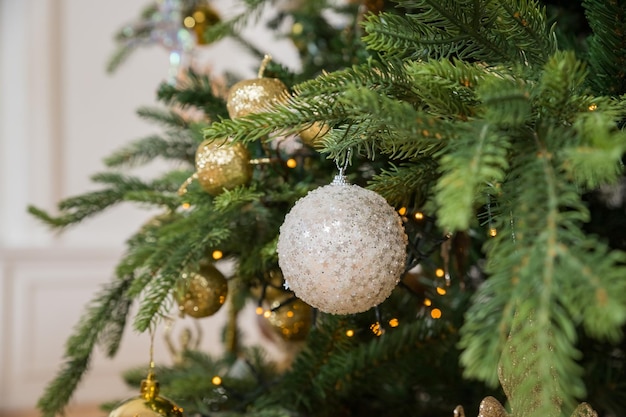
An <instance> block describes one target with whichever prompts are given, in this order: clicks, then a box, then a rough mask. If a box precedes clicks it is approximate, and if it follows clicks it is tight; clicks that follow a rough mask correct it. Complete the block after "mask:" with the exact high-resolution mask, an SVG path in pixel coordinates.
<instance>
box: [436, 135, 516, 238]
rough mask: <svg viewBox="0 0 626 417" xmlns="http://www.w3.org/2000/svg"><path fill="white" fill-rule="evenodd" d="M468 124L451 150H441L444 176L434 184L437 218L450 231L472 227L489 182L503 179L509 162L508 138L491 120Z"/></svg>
mask: <svg viewBox="0 0 626 417" xmlns="http://www.w3.org/2000/svg"><path fill="white" fill-rule="evenodd" d="M465 128H466V129H467V130H466V131H465V132H463V134H462V135H461V137H460V138H459V139H458V140H455V141H453V142H451V143H450V144H449V145H448V146H449V148H451V150H449V149H444V150H443V151H442V154H443V156H442V157H441V158H440V161H441V167H440V170H441V171H442V176H441V177H440V178H439V179H438V181H437V185H436V187H435V192H436V195H435V200H436V202H437V205H438V207H439V208H438V210H437V214H438V217H439V218H438V222H439V224H440V225H441V226H442V228H443V229H444V230H448V231H451V232H454V231H462V230H467V229H469V227H470V224H471V223H472V222H473V219H474V218H475V208H476V206H477V201H480V200H481V197H482V196H484V189H485V187H486V185H487V184H491V183H497V182H500V181H503V180H504V177H505V175H506V170H507V168H508V165H509V162H508V159H507V156H508V151H509V148H510V143H509V139H508V138H506V137H505V136H503V135H502V134H501V133H500V132H498V131H497V130H496V129H494V128H493V127H492V126H490V125H489V124H488V123H480V124H476V125H473V124H465ZM446 151H447V152H446Z"/></svg>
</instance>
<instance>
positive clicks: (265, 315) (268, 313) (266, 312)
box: [263, 310, 272, 319]
mask: <svg viewBox="0 0 626 417" xmlns="http://www.w3.org/2000/svg"><path fill="white" fill-rule="evenodd" d="M271 315H272V312H271V311H269V310H266V311H265V312H264V313H263V317H265V318H266V319H269V318H270V316H271Z"/></svg>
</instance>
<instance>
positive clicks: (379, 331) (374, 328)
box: [370, 322, 383, 336]
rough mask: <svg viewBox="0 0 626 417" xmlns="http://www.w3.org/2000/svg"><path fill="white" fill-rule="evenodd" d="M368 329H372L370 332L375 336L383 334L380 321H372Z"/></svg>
mask: <svg viewBox="0 0 626 417" xmlns="http://www.w3.org/2000/svg"><path fill="white" fill-rule="evenodd" d="M370 330H371V331H372V333H374V334H375V335H376V336H381V335H382V334H383V329H382V328H381V327H380V323H379V322H376V323H373V324H372V325H371V326H370Z"/></svg>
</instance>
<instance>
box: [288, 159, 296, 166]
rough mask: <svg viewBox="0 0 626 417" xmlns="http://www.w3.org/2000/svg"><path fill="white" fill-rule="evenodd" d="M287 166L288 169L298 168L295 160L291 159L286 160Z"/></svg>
mask: <svg viewBox="0 0 626 417" xmlns="http://www.w3.org/2000/svg"><path fill="white" fill-rule="evenodd" d="M287 166H288V167H289V168H295V167H297V166H298V162H297V161H296V160H295V159H293V158H289V159H287Z"/></svg>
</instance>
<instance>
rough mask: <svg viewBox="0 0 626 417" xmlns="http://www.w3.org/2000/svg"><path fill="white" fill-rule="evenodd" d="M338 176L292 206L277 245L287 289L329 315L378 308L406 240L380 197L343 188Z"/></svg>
mask: <svg viewBox="0 0 626 417" xmlns="http://www.w3.org/2000/svg"><path fill="white" fill-rule="evenodd" d="M342 171H343V170H341V169H340V172H339V175H337V176H336V177H335V180H334V181H333V182H332V183H331V184H329V185H326V186H324V187H320V188H317V189H315V190H313V191H311V192H309V193H308V194H307V195H306V196H305V197H303V198H301V199H300V200H298V201H297V202H296V204H295V205H294V206H293V208H292V209H291V210H290V211H289V213H288V214H287V216H285V220H284V222H283V224H282V226H281V227H280V234H279V236H278V245H277V251H278V264H279V266H280V268H281V270H282V272H283V275H284V277H285V283H286V284H287V286H288V287H289V289H291V290H292V291H293V292H294V293H295V295H296V296H297V297H298V298H300V299H301V300H302V301H304V302H305V303H307V304H309V305H311V306H313V307H316V308H318V309H319V310H320V311H323V312H326V313H332V314H352V313H360V312H363V311H366V310H369V309H370V308H372V307H374V306H376V305H378V304H380V303H381V302H382V301H384V300H385V299H386V298H387V297H389V295H390V294H391V292H392V291H393V289H394V288H395V286H396V285H397V283H398V282H399V280H400V275H401V274H402V273H403V272H404V265H405V263H406V244H407V236H406V234H405V232H404V227H403V226H402V220H401V218H400V216H399V215H398V213H396V211H395V210H394V209H393V207H391V206H390V205H389V204H388V203H387V201H386V200H385V199H384V198H383V197H382V196H380V195H379V194H377V193H375V192H373V191H370V190H367V189H365V188H362V187H359V186H357V185H351V184H348V183H347V182H346V179H345V177H344V176H343V172H342Z"/></svg>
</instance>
